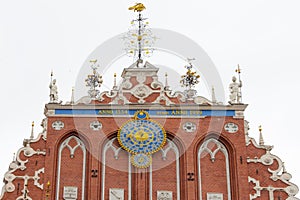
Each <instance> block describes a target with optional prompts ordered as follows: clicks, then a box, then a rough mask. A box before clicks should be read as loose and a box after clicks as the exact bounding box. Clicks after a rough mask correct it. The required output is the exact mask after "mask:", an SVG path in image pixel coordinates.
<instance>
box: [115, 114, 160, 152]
mask: <svg viewBox="0 0 300 200" xmlns="http://www.w3.org/2000/svg"><path fill="white" fill-rule="evenodd" d="M118 140H119V143H120V145H121V146H122V147H123V148H124V149H125V150H127V151H128V152H130V153H133V154H138V153H144V154H152V153H154V152H156V151H158V150H159V149H161V148H162V147H163V145H164V143H165V142H166V133H165V131H164V129H163V128H162V127H161V126H160V125H159V124H158V123H156V122H154V121H152V120H149V119H139V120H130V121H129V122H127V123H125V124H124V125H123V126H122V127H121V129H120V130H119V132H118Z"/></svg>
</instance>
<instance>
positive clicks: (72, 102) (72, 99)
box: [70, 87, 75, 105]
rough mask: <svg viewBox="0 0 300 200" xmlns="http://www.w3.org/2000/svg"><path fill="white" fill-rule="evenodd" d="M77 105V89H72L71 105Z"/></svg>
mask: <svg viewBox="0 0 300 200" xmlns="http://www.w3.org/2000/svg"><path fill="white" fill-rule="evenodd" d="M74 103H75V88H74V87H72V94H71V101H70V104H71V105H73V104H74Z"/></svg>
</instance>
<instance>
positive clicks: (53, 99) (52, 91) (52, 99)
mask: <svg viewBox="0 0 300 200" xmlns="http://www.w3.org/2000/svg"><path fill="white" fill-rule="evenodd" d="M49 88H50V103H56V102H58V95H57V93H58V92H57V86H56V79H53V80H52V81H51V82H50V85H49Z"/></svg>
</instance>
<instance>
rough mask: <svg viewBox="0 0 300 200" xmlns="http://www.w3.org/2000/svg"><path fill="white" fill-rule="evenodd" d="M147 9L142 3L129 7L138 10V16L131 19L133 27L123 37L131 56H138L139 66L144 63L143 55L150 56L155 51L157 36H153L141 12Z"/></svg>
mask: <svg viewBox="0 0 300 200" xmlns="http://www.w3.org/2000/svg"><path fill="white" fill-rule="evenodd" d="M144 9H146V7H145V6H144V5H143V4H142V3H137V4H136V5H134V6H132V7H130V8H129V10H133V11H136V12H138V17H137V19H135V20H132V21H131V27H130V28H129V31H128V32H127V33H126V35H125V36H124V37H123V40H124V41H125V50H126V52H127V54H128V55H129V56H132V57H135V58H137V67H140V65H141V64H142V63H143V60H142V56H145V57H149V56H151V55H152V53H153V48H152V46H153V44H154V41H155V40H156V38H155V37H154V36H153V34H152V31H151V29H149V28H148V24H149V23H148V22H145V20H146V18H143V17H142V14H141V12H142V11H143V10H144Z"/></svg>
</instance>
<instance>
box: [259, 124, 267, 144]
mask: <svg viewBox="0 0 300 200" xmlns="http://www.w3.org/2000/svg"><path fill="white" fill-rule="evenodd" d="M258 130H259V145H261V146H263V145H264V144H265V141H264V138H263V134H262V126H261V125H260V126H259V127H258Z"/></svg>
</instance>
